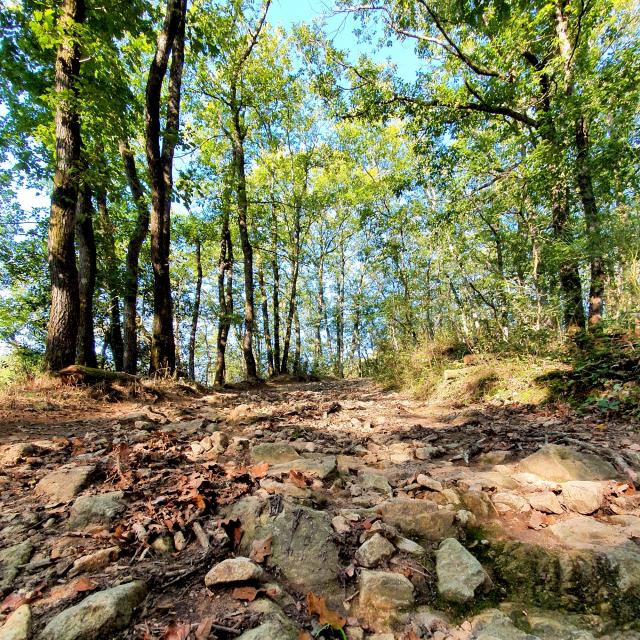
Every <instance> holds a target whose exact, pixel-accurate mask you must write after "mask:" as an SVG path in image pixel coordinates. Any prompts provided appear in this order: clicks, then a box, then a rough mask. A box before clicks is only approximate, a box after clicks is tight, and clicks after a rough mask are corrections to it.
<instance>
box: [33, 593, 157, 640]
mask: <svg viewBox="0 0 640 640" xmlns="http://www.w3.org/2000/svg"><path fill="white" fill-rule="evenodd" d="M146 595H147V586H146V584H145V583H144V582H141V581H136V582H129V583H127V584H122V585H120V586H118V587H113V588H111V589H106V590H104V591H99V592H98V593H94V594H93V595H90V596H89V597H87V598H85V599H84V600H82V602H80V603H79V604H77V605H75V606H74V607H70V608H69V609H65V610H64V611H63V612H62V613H59V614H58V615H57V616H55V618H53V620H51V622H49V624H48V625H47V626H46V627H45V628H44V631H43V632H42V633H41V635H40V636H39V637H38V640H98V639H103V638H104V639H107V638H113V636H114V634H115V633H117V632H118V631H121V630H122V629H125V628H127V627H128V626H129V624H130V623H131V619H132V617H133V611H134V609H135V608H136V607H137V606H139V605H140V604H142V602H143V601H144V599H145V597H146Z"/></svg>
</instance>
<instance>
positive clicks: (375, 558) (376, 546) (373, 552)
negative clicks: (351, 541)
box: [355, 533, 395, 569]
mask: <svg viewBox="0 0 640 640" xmlns="http://www.w3.org/2000/svg"><path fill="white" fill-rule="evenodd" d="M394 553H395V547H394V546H393V545H392V544H391V543H390V542H389V541H388V540H387V539H386V538H385V537H384V536H381V535H380V534H379V533H376V534H374V535H373V536H372V537H371V538H369V539H368V540H367V541H366V542H364V543H363V544H362V545H361V546H360V548H359V549H358V550H357V551H356V555H355V558H356V562H357V563H358V564H359V565H360V566H361V567H367V568H368V569H370V568H372V567H375V566H376V565H378V564H380V563H381V562H384V561H385V560H388V559H389V558H390V557H391V556H392V555H393V554H394Z"/></svg>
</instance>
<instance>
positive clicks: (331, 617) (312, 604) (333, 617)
mask: <svg viewBox="0 0 640 640" xmlns="http://www.w3.org/2000/svg"><path fill="white" fill-rule="evenodd" d="M307 608H308V609H309V613H310V614H311V615H317V616H318V620H319V621H320V624H328V625H329V626H331V627H333V628H334V629H342V627H344V624H345V622H346V621H347V620H346V618H343V617H342V616H341V615H340V614H339V613H338V612H337V611H332V610H331V609H329V608H328V607H327V601H326V600H325V599H324V598H323V597H321V596H317V595H315V594H314V593H311V592H309V593H307Z"/></svg>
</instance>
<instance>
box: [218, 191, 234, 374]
mask: <svg viewBox="0 0 640 640" xmlns="http://www.w3.org/2000/svg"><path fill="white" fill-rule="evenodd" d="M218 304H219V306H220V321H219V324H218V337H217V341H216V344H217V360H216V374H215V380H214V382H215V384H216V385H219V386H222V385H223V384H224V383H225V377H226V360H225V353H226V349H227V339H228V338H229V329H230V328H231V320H232V315H233V244H232V242H231V231H230V229H229V197H228V191H226V190H225V197H224V198H223V204H222V231H221V234H220V258H219V261H218Z"/></svg>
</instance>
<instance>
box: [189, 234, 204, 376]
mask: <svg viewBox="0 0 640 640" xmlns="http://www.w3.org/2000/svg"><path fill="white" fill-rule="evenodd" d="M195 245H196V272H197V277H196V294H195V298H194V300H193V314H192V316H191V335H190V336H189V378H190V379H191V380H195V379H196V335H197V333H198V318H199V316H200V295H201V292H202V256H201V242H200V238H199V237H198V236H196V240H195Z"/></svg>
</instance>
